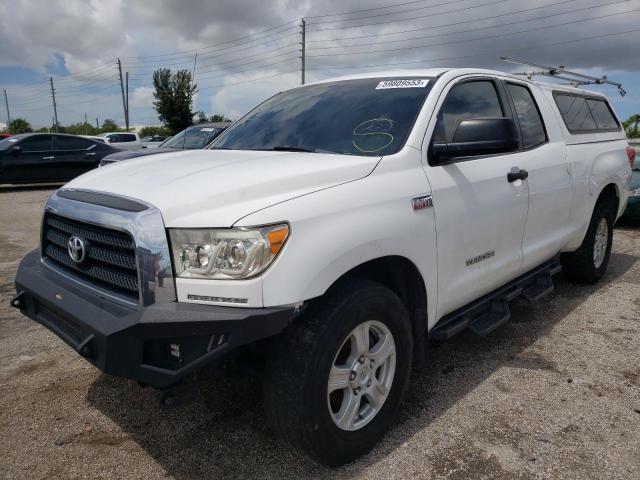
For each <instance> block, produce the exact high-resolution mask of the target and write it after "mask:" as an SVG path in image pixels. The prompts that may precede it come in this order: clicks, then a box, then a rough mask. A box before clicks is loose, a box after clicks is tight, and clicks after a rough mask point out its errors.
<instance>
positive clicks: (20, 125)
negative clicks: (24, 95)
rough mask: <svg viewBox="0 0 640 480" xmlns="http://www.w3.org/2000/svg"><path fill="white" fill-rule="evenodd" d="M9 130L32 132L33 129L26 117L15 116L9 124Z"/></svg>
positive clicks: (12, 131) (13, 131)
mask: <svg viewBox="0 0 640 480" xmlns="http://www.w3.org/2000/svg"><path fill="white" fill-rule="evenodd" d="M9 131H10V132H11V133H30V132H33V129H32V128H31V124H29V122H27V121H26V120H25V119H24V118H14V119H13V120H11V124H10V125H9Z"/></svg>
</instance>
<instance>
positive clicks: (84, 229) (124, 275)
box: [42, 213, 139, 299]
mask: <svg viewBox="0 0 640 480" xmlns="http://www.w3.org/2000/svg"><path fill="white" fill-rule="evenodd" d="M42 233H43V235H42V255H43V257H44V258H46V259H48V260H50V261H51V262H53V263H55V264H56V265H57V266H59V267H62V268H63V269H65V270H67V271H69V272H70V273H72V274H74V275H77V276H79V277H81V278H82V279H84V280H88V281H90V282H91V283H94V284H96V285H98V286H100V287H103V288H107V289H109V290H112V291H115V292H117V293H119V294H122V295H126V296H128V297H131V298H135V299H138V298H139V282H138V272H137V268H136V257H135V245H134V242H133V239H132V238H131V236H130V235H128V234H127V233H124V232H121V231H117V230H112V229H109V228H105V227H100V226H96V225H91V224H88V223H84V222H79V221H76V220H71V219H68V218H65V217H61V216H59V215H55V214H52V213H47V214H46V216H45V219H44V224H43V232H42ZM72 235H75V236H78V237H81V238H82V239H84V240H85V241H86V243H87V247H86V252H85V254H86V258H85V260H84V261H83V262H81V263H77V262H75V261H74V260H73V259H72V258H71V256H70V255H69V253H68V251H67V242H68V241H69V238H70V237H71V236H72Z"/></svg>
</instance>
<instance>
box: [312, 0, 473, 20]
mask: <svg viewBox="0 0 640 480" xmlns="http://www.w3.org/2000/svg"><path fill="white" fill-rule="evenodd" d="M465 1H466V0H452V1H449V2H442V3H436V4H433V5H425V6H424V7H415V8H408V9H406V10H400V11H398V12H384V13H377V14H375V15H365V16H363V17H359V18H345V19H338V20H321V21H319V22H311V23H309V25H321V24H325V23H338V22H351V21H356V20H364V19H366V18H377V17H384V16H386V15H396V14H398V13H408V12H415V11H418V10H426V9H429V8H436V7H442V6H444V5H453V4H454V3H460V2H465ZM397 6H398V5H388V6H387V7H380V8H391V7H397Z"/></svg>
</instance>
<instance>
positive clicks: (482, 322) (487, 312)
mask: <svg viewBox="0 0 640 480" xmlns="http://www.w3.org/2000/svg"><path fill="white" fill-rule="evenodd" d="M560 270H562V267H561V266H560V264H559V263H558V261H557V260H552V261H550V262H547V263H544V264H542V265H540V266H539V267H537V268H534V269H533V270H531V271H530V272H529V273H526V274H524V275H522V276H520V277H518V278H516V279H515V280H513V281H512V282H509V283H508V284H506V285H504V286H502V287H500V288H498V289H497V290H494V291H493V292H491V293H489V294H487V295H485V296H483V297H481V298H479V299H478V300H475V301H473V302H471V303H470V304H468V305H466V306H464V307H462V308H459V309H458V310H456V311H454V312H452V313H450V314H448V315H445V316H444V317H443V318H442V319H441V320H440V321H439V322H438V323H437V324H436V326H435V327H433V328H432V329H431V332H429V338H431V339H433V340H446V339H448V338H451V337H453V336H454V335H455V334H456V333H460V332H461V331H462V330H464V329H465V328H470V329H471V330H472V331H473V332H474V333H476V334H477V335H487V334H488V333H490V332H492V331H494V330H495V329H496V328H498V327H499V326H500V325H502V324H504V323H506V322H507V321H508V320H509V318H510V316H511V313H510V311H509V302H510V301H512V300H514V299H516V298H518V297H522V298H524V299H525V300H528V301H530V302H533V301H536V300H539V299H540V298H542V297H544V296H545V295H547V294H549V293H550V292H551V291H552V290H553V279H552V277H553V275H555V274H556V273H558V272H560Z"/></svg>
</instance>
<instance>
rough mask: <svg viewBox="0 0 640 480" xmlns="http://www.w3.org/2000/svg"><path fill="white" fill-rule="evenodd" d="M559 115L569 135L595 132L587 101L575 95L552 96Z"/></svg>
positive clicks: (594, 123)
mask: <svg viewBox="0 0 640 480" xmlns="http://www.w3.org/2000/svg"><path fill="white" fill-rule="evenodd" d="M554 98H555V100H556V105H557V106H558V109H559V110H560V115H562V119H563V120H564V123H565V125H566V126H567V129H569V131H570V132H571V133H575V132H584V131H594V130H597V126H596V121H595V120H594V118H593V116H592V115H591V111H590V110H589V106H588V105H587V99H586V98H584V97H578V96H577V95H564V94H562V95H559V94H556V95H554Z"/></svg>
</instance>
